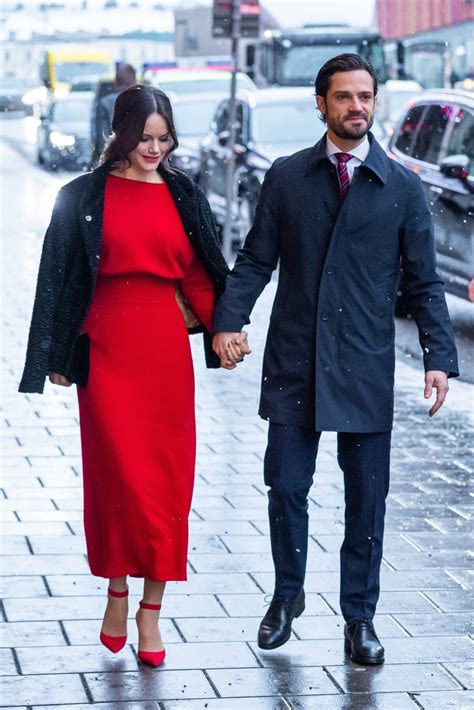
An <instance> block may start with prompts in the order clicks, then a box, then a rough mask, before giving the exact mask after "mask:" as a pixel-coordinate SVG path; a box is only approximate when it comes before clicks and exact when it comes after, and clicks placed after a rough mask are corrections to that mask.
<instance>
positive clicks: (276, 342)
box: [214, 134, 458, 433]
mask: <svg viewBox="0 0 474 710" xmlns="http://www.w3.org/2000/svg"><path fill="white" fill-rule="evenodd" d="M369 140H370V151H369V154H368V156H367V158H366V160H365V161H364V163H363V164H362V165H361V166H360V167H359V168H357V169H356V170H355V174H354V177H353V180H352V183H351V187H350V190H349V192H348V194H347V197H346V199H345V200H344V202H343V203H342V205H341V200H340V196H339V184H338V178H337V173H336V168H335V167H334V166H333V165H332V163H331V162H330V160H329V159H328V157H327V154H326V137H325V136H324V137H323V138H322V139H321V140H320V141H319V142H318V143H317V144H316V145H315V146H314V147H312V148H308V149H306V150H302V151H300V152H298V153H295V154H294V155H292V156H290V157H287V158H280V159H278V160H277V161H276V162H275V163H274V164H273V166H272V167H271V169H270V170H269V171H268V173H267V175H266V178H265V180H264V183H263V186H262V191H261V196H260V200H259V204H258V206H257V210H256V216H255V220H254V224H253V226H252V228H251V230H250V232H249V234H248V236H247V239H246V241H245V245H244V247H243V249H242V250H241V251H240V252H239V255H238V257H237V260H236V264H235V267H234V269H233V271H232V272H231V274H230V275H229V276H228V277H227V280H226V287H225V291H224V293H223V295H222V296H221V298H220V300H219V301H218V304H217V307H216V312H215V319H214V330H215V332H222V331H225V332H229V331H232V332H234V331H240V330H241V329H242V327H243V326H244V325H245V324H247V323H249V322H250V313H251V311H252V308H253V306H254V305H255V301H256V300H257V298H258V296H259V295H260V293H261V292H262V290H263V288H264V287H265V285H266V284H267V283H268V281H269V280H270V278H271V274H272V272H273V270H274V269H275V268H276V267H277V264H278V261H279V262H280V271H279V279H278V289H277V293H276V297H275V302H274V305H273V309H272V313H271V318H270V327H269V331H268V336H267V343H266V347H265V354H264V361H263V375H262V391H261V401H260V409H259V413H260V415H261V416H262V417H263V418H265V419H268V420H270V421H272V422H276V423H281V424H295V425H299V426H306V427H311V428H314V429H316V430H317V431H340V432H358V433H364V432H380V431H389V430H390V429H391V427H392V421H393V385H394V366H395V346H394V306H395V298H396V291H397V281H398V275H399V268H400V260H401V263H402V265H403V269H404V272H405V277H406V281H407V286H408V289H409V291H410V295H411V302H412V306H413V309H414V317H415V320H416V324H417V326H418V331H419V338H420V344H421V347H422V349H423V360H424V366H425V370H444V371H446V372H448V373H449V375H450V376H456V375H457V374H458V365H457V354H456V347H455V344H454V338H453V333H452V328H451V324H450V320H449V315H448V310H447V306H446V300H445V296H444V291H443V282H442V280H441V278H440V276H439V274H438V272H437V270H436V258H435V251H434V241H433V227H432V220H431V216H430V213H429V209H428V205H427V202H426V199H425V196H424V192H423V189H422V185H421V182H420V180H419V178H418V176H417V175H415V174H414V173H412V172H410V171H408V170H406V168H404V167H403V166H401V165H399V164H398V163H396V162H395V161H392V160H390V159H389V158H388V156H387V155H386V154H385V152H384V151H383V150H382V148H381V147H380V145H379V144H378V143H377V141H376V140H375V138H374V137H373V136H372V134H369Z"/></svg>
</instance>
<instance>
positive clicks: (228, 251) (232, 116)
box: [222, 0, 241, 263]
mask: <svg viewBox="0 0 474 710" xmlns="http://www.w3.org/2000/svg"><path fill="white" fill-rule="evenodd" d="M240 19H241V13H240V0H232V36H231V42H232V77H231V82H230V101H229V137H228V139H227V170H226V186H225V187H226V190H225V195H226V217H225V224H224V234H223V237H222V251H223V254H224V258H225V259H226V261H227V262H228V263H229V262H231V261H232V259H233V250H232V231H233V230H232V221H233V220H232V205H233V201H234V173H235V150H234V147H235V136H236V125H235V120H236V109H237V101H236V93H237V72H238V64H239V39H240Z"/></svg>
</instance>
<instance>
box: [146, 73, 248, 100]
mask: <svg viewBox="0 0 474 710" xmlns="http://www.w3.org/2000/svg"><path fill="white" fill-rule="evenodd" d="M230 79H231V72H230V71H226V70H222V69H219V70H217V69H174V68H173V69H161V70H159V71H156V72H153V73H149V74H148V76H147V80H148V81H149V82H150V83H151V84H152V85H153V86H156V87H157V88H158V89H161V90H162V91H164V92H165V93H166V94H168V93H171V94H176V95H177V96H182V95H183V94H196V93H198V92H199V93H201V92H216V91H220V92H222V93H229V91H230ZM255 88H256V87H255V84H254V83H253V81H252V79H250V77H248V76H247V74H243V73H242V72H239V73H238V74H237V90H238V91H246V90H248V91H252V90H253V89H255Z"/></svg>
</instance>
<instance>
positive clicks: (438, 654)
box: [0, 121, 474, 710]
mask: <svg viewBox="0 0 474 710" xmlns="http://www.w3.org/2000/svg"><path fill="white" fill-rule="evenodd" d="M21 125H23V126H24V123H23V124H21ZM0 132H1V134H2V135H3V136H4V139H3V140H0V160H1V164H2V167H3V175H2V181H3V188H4V189H3V198H2V216H3V223H4V224H3V230H2V232H3V234H2V246H3V256H2V268H3V280H2V302H3V306H4V308H3V321H4V335H3V369H2V385H3V399H2V402H3V405H2V406H3V411H2V450H3V456H4V459H3V466H2V481H3V482H2V486H3V488H2V495H3V499H2V500H1V501H0V503H1V506H2V510H3V518H2V524H1V525H2V527H1V531H2V533H3V544H2V569H1V580H2V598H3V604H2V613H3V623H2V625H1V626H2V644H1V645H2V647H3V648H2V649H1V658H2V668H3V670H2V672H3V673H4V677H3V682H2V686H3V691H2V702H3V703H4V707H16V708H23V710H26V708H34V709H35V710H36V709H38V710H39V708H43V710H45V708H53V707H54V708H62V709H63V710H72V708H76V709H78V708H86V707H90V706H91V704H92V703H95V704H97V706H98V707H100V708H104V709H105V708H107V710H112V709H113V710H116V709H118V708H128V709H129V710H132V709H134V708H141V709H144V710H148V709H151V708H153V709H155V710H158V708H160V709H161V710H175V709H176V710H197V709H198V708H208V709H209V710H214V709H216V710H246V709H247V708H252V710H282V709H283V708H285V709H286V710H288V709H291V708H293V709H308V710H312V708H323V709H324V708H327V709H328V710H329V709H331V710H370V709H377V710H405V709H407V710H408V709H411V710H416V708H418V709H419V708H423V709H424V710H444V709H445V708H451V707H453V708H454V707H455V708H458V709H461V710H462V709H464V710H467V709H468V708H472V707H473V706H474V694H473V693H472V692H471V690H469V688H471V689H472V679H471V676H470V673H469V666H468V663H469V659H470V658H471V657H472V651H471V641H470V638H469V636H468V633H469V615H470V610H471V598H470V595H469V582H470V574H471V573H470V569H469V552H468V550H469V543H470V539H471V535H470V534H471V532H472V528H471V523H470V511H471V508H470V506H469V493H470V488H469V476H470V474H471V473H472V469H473V461H472V450H471V448H470V433H471V431H472V394H473V386H472V385H471V384H469V383H467V382H465V381H462V380H454V381H452V382H451V390H450V393H449V399H448V401H447V403H446V405H445V407H444V408H443V409H442V410H441V412H440V413H439V415H437V416H436V417H435V418H434V419H433V420H429V419H428V417H427V409H428V404H427V402H426V401H425V400H424V399H423V392H422V390H423V373H422V368H421V363H420V360H419V359H418V357H415V353H416V347H415V345H411V344H410V349H411V348H412V347H413V355H412V356H411V357H409V356H408V355H409V354H410V353H407V352H406V342H408V339H409V338H410V339H413V338H414V335H413V334H412V333H410V332H409V331H408V327H410V325H408V327H405V325H406V324H403V325H402V328H404V331H403V335H402V336H401V337H402V338H403V341H402V342H400V344H399V348H398V349H397V372H396V424H395V430H394V438H393V444H394V445H393V457H392V484H391V492H390V495H389V499H388V515H387V527H386V541H385V549H384V562H383V569H382V595H381V599H380V604H379V609H378V614H377V617H376V627H377V629H378V632H379V635H380V637H381V639H382V642H383V644H384V646H385V648H386V657H387V662H386V664H385V665H384V666H383V667H380V668H372V669H366V668H361V667H358V666H355V665H354V664H352V663H351V662H349V661H348V660H347V658H346V657H345V656H344V653H343V642H342V636H341V634H342V626H343V621H342V619H341V616H340V612H339V608H338V578H339V572H338V569H339V555H338V549H339V546H340V544H341V539H342V538H341V535H342V531H343V490H342V476H341V474H340V471H339V470H338V468H337V461H336V452H335V436H334V434H324V435H323V437H322V442H321V447H320V451H321V453H320V456H319V458H318V466H317V472H316V477H315V478H316V482H315V485H314V487H313V489H312V491H311V497H310V506H309V509H310V533H311V537H310V550H309V559H308V575H307V581H306V591H307V599H308V604H307V611H306V613H305V614H303V616H302V617H300V619H298V620H297V621H296V622H295V624H294V633H293V636H292V639H291V640H290V641H289V642H288V643H287V644H286V645H285V646H284V647H282V648H281V649H278V650H277V651H273V652H263V651H261V650H260V649H258V647H257V645H256V642H255V638H256V631H257V627H258V623H259V619H260V618H261V616H262V615H263V613H264V611H265V606H266V604H268V599H269V597H268V595H269V594H271V591H272V581H273V580H272V563H271V556H270V546H269V539H268V523H267V513H266V490H265V486H264V485H263V481H262V458H263V453H264V446H265V436H266V425H265V423H264V422H262V421H261V420H260V419H259V418H258V417H257V415H256V410H257V401H258V388H259V379H260V368H261V357H262V350H263V342H264V337H265V331H266V327H267V324H268V315H269V309H270V306H271V302H272V298H273V296H274V292H275V284H274V283H272V284H270V286H269V287H268V288H267V289H266V291H265V292H264V294H263V296H262V297H261V299H260V300H259V302H258V304H257V307H256V309H255V313H254V315H253V322H252V325H251V326H250V327H249V338H250V342H251V346H252V348H253V354H252V355H251V356H250V357H249V358H247V359H246V360H245V362H244V363H243V364H242V365H241V366H239V367H238V368H237V370H236V371H235V372H230V373H229V372H224V371H213V372H209V371H206V370H205V368H204V366H203V354H202V351H201V344H200V338H196V337H193V338H192V347H193V353H194V356H195V364H196V389H197V391H196V395H197V420H198V457H197V458H198V460H197V478H196V488H195V495H194V499H193V506H192V513H191V516H190V550H189V581H188V582H187V583H179V584H178V583H170V584H169V585H168V589H167V593H166V595H165V604H164V607H163V614H162V622H161V628H162V634H163V637H164V640H165V643H166V645H167V652H168V656H167V661H166V664H165V665H164V666H163V667H162V668H161V669H160V670H158V671H153V670H151V669H144V668H141V667H139V665H138V664H137V660H136V641H137V637H136V630H135V625H134V622H133V614H134V612H135V607H136V605H137V602H138V599H139V597H138V594H139V581H138V580H131V582H130V588H131V607H130V608H131V613H130V623H129V643H128V644H127V645H126V647H125V648H124V650H123V651H122V652H121V653H120V654H119V655H118V656H117V657H112V656H111V655H110V654H108V653H107V651H106V650H105V649H104V648H103V647H101V646H100V645H99V643H98V632H99V628H100V618H101V615H102V613H103V609H104V607H105V590H106V583H105V580H101V579H97V578H93V577H91V576H90V574H89V571H88V565H87V560H86V557H85V545H84V537H83V529H82V488H81V460H80V447H79V437H78V420H77V416H78V413H77V404H76V398H75V392H74V388H71V389H69V390H64V389H60V388H53V387H51V386H49V385H48V386H47V388H46V393H45V395H44V396H39V395H19V394H18V393H17V391H16V389H17V384H18V380H19V377H20V373H21V369H22V365H23V358H24V351H25V345H26V338H27V332H28V323H29V317H30V313H31V305H32V299H33V292H34V285H35V277H36V271H37V263H38V257H39V252H40V248H41V242H42V236H43V232H44V229H45V227H46V225H47V222H48V219H49V215H50V211H51V207H52V203H53V201H54V196H55V194H56V192H57V190H58V188H59V187H60V185H61V184H63V183H64V182H65V181H66V180H68V179H70V178H71V177H72V175H71V174H64V173H58V174H50V173H47V172H45V171H43V170H41V169H39V168H38V167H36V166H35V165H34V164H33V162H32V156H33V155H34V144H33V143H28V142H27V139H26V138H25V137H24V134H22V133H21V131H20V128H19V127H18V126H15V123H14V121H5V122H3V123H0ZM7 134H9V135H7ZM463 317H464V316H463ZM456 318H457V316H456Z"/></svg>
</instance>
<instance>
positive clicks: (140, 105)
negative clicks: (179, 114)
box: [100, 84, 178, 170]
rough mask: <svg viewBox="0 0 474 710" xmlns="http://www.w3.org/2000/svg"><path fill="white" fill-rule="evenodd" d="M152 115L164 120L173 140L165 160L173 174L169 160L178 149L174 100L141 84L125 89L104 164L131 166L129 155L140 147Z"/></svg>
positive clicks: (117, 99)
mask: <svg viewBox="0 0 474 710" xmlns="http://www.w3.org/2000/svg"><path fill="white" fill-rule="evenodd" d="M152 113H158V114H159V115H160V116H161V117H162V118H164V120H165V121H166V125H167V128H168V131H169V134H170V136H171V139H172V146H171V148H170V150H169V151H168V153H167V155H166V157H165V158H163V160H162V165H163V167H164V168H165V169H166V170H170V166H169V160H168V159H169V156H170V154H171V153H172V151H173V150H176V148H177V147H178V136H177V135H176V129H175V126H174V121H173V109H172V108H171V103H170V100H169V98H168V97H167V96H166V94H165V93H164V92H163V91H160V89H155V87H154V86H149V85H141V84H136V85H135V86H131V87H130V88H128V89H125V91H122V92H121V93H120V94H119V95H118V96H117V98H116V100H115V106H114V117H113V119H112V130H113V135H112V137H111V138H110V140H109V142H108V143H107V145H106V147H105V149H104V151H103V153H102V155H101V158H100V162H101V164H104V163H112V165H113V166H114V167H117V166H118V165H120V164H123V163H124V162H125V163H128V164H129V165H130V160H129V158H128V154H129V153H131V152H132V150H135V148H136V147H137V145H138V144H139V143H140V141H141V139H142V135H143V129H144V127H145V123H146V121H147V118H148V117H149V116H151V114H152Z"/></svg>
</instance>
